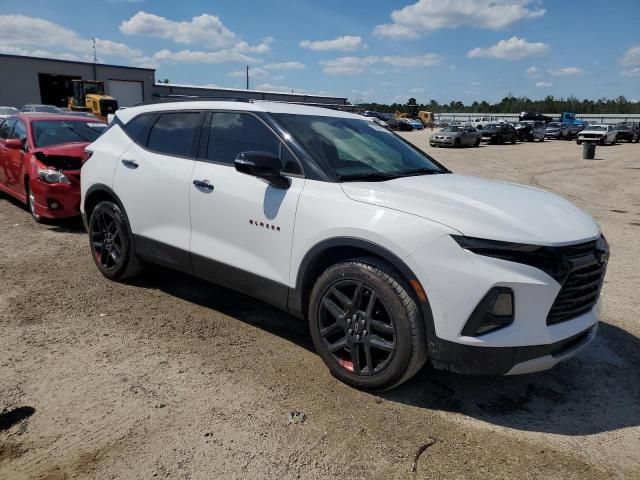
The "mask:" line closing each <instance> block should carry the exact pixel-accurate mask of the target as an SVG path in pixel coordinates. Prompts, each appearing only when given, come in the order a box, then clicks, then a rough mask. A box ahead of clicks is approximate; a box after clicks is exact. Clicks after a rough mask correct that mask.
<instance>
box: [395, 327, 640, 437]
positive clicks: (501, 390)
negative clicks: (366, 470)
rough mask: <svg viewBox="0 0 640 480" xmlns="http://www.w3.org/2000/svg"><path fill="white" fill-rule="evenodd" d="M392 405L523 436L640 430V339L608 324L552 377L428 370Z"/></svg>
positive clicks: (399, 392)
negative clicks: (441, 412) (449, 415)
mask: <svg viewBox="0 0 640 480" xmlns="http://www.w3.org/2000/svg"><path fill="white" fill-rule="evenodd" d="M384 397H385V398H386V399H388V400H390V401H396V402H399V403H403V404H408V405H413V406H417V407H420V408H428V409H437V410H446V411H450V412H456V413H461V414H464V415H467V416H469V417H472V418H475V419H478V420H482V421H485V422H487V423H491V424H495V425H500V426H503V427H508V428H513V429H516V430H526V431H536V432H545V433H556V434H560V435H592V434H596V433H601V432H606V431H612V430H618V429H621V428H626V427H633V426H638V425H640V408H639V406H640V339H638V338H637V337H635V336H633V335H631V334H629V333H628V332H626V331H624V330H622V329H621V328H618V327H615V326H613V325H610V324H607V323H601V324H600V328H599V332H598V337H597V338H596V340H595V341H594V343H593V344H591V345H590V346H588V347H587V348H586V349H585V350H584V351H582V352H581V353H580V354H579V355H578V356H576V357H574V358H572V359H570V360H567V361H565V362H563V363H560V364H559V365H557V366H556V367H555V368H554V369H552V370H549V371H547V372H540V373H536V374H530V375H522V376H508V377H472V376H463V375H457V374H453V373H448V372H443V371H437V370H434V369H432V368H424V369H423V370H422V371H421V372H420V373H419V374H418V375H416V376H415V377H414V378H412V379H411V380H410V381H409V382H407V383H405V384H404V385H401V386H400V387H399V388H397V389H395V390H392V391H390V392H387V393H386V394H384Z"/></svg>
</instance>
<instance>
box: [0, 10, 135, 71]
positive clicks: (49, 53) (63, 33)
mask: <svg viewBox="0 0 640 480" xmlns="http://www.w3.org/2000/svg"><path fill="white" fill-rule="evenodd" d="M0 32H2V38H0V51H2V52H3V53H8V54H14V55H31V56H41V57H52V58H64V59H68V60H84V61H87V60H90V59H92V58H93V55H92V41H91V39H88V38H82V37H81V36H80V35H79V34H78V33H76V32H75V31H73V30H71V29H69V28H66V27H63V26H61V25H58V24H55V23H53V22H50V21H48V20H43V19H41V18H36V17H28V16H25V15H0ZM96 50H97V54H98V55H97V56H98V59H100V60H101V61H104V59H105V57H106V58H114V57H116V58H127V59H131V58H137V57H140V56H141V55H142V52H141V51H140V50H137V49H134V48H130V47H128V46H127V45H125V44H124V43H118V42H113V41H111V40H105V39H101V38H98V39H96Z"/></svg>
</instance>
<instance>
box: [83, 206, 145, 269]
mask: <svg viewBox="0 0 640 480" xmlns="http://www.w3.org/2000/svg"><path fill="white" fill-rule="evenodd" d="M89 245H90V248H91V256H92V257H93V260H94V261H95V263H96V266H97V267H98V270H100V273H102V274H103V275H104V276H105V277H107V278H108V279H110V280H124V279H126V278H131V277H133V276H135V275H137V274H138V273H140V271H141V270H142V262H141V261H140V259H139V258H138V256H137V255H136V252H135V246H134V243H133V235H132V233H131V228H130V227H129V222H128V220H127V217H126V215H125V214H124V213H123V212H122V210H121V209H120V207H118V205H116V204H115V203H113V202H110V201H104V202H100V203H99V204H98V205H96V207H95V208H94V209H93V211H92V212H91V217H90V219H89Z"/></svg>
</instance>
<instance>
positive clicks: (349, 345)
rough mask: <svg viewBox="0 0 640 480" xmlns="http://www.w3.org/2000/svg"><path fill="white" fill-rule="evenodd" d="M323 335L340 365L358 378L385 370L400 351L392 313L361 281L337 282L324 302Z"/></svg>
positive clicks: (324, 298) (325, 296)
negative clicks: (390, 313)
mask: <svg viewBox="0 0 640 480" xmlns="http://www.w3.org/2000/svg"><path fill="white" fill-rule="evenodd" d="M318 321H319V326H320V335H321V337H322V339H323V340H324V341H325V342H326V345H327V349H328V350H329V352H330V353H331V355H332V356H333V358H334V359H335V360H336V362H337V363H338V364H339V365H341V366H342V367H343V368H345V369H346V370H347V371H349V372H352V373H355V374H356V375H373V374H375V373H378V372H380V371H381V370H383V369H384V368H385V367H386V366H387V365H388V364H389V362H390V360H391V359H392V358H393V355H394V354H395V351H396V328H395V324H394V322H393V319H392V318H391V316H390V315H389V310H388V309H387V307H386V306H385V305H384V303H383V302H382V300H381V299H380V297H379V296H378V294H377V293H376V292H375V290H374V289H373V288H372V287H371V285H367V284H365V283H364V282H362V281H359V280H344V281H342V282H336V283H335V284H333V285H332V286H331V288H330V289H329V290H328V291H326V292H325V294H324V295H323V297H322V300H321V301H320V312H319V315H318Z"/></svg>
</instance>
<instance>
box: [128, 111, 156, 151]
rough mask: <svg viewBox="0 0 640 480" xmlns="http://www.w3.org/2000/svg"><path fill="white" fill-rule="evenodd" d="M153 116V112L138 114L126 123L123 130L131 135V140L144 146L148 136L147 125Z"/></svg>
mask: <svg viewBox="0 0 640 480" xmlns="http://www.w3.org/2000/svg"><path fill="white" fill-rule="evenodd" d="M153 118H154V115H153V114H148V115H140V116H138V117H136V118H134V119H133V120H131V121H130V122H129V123H127V124H126V125H125V127H124V131H125V132H127V135H129V136H130V137H131V140H133V141H134V142H136V143H137V144H138V145H142V146H143V147H146V146H147V138H148V136H149V129H148V127H149V124H150V123H151V120H152V119H153Z"/></svg>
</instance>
